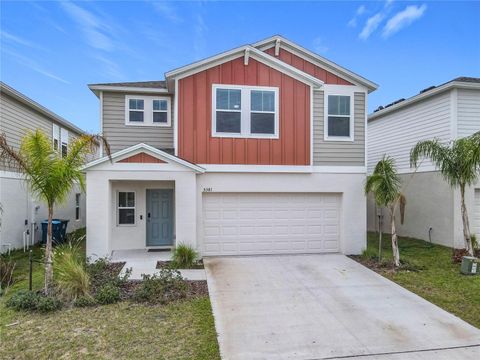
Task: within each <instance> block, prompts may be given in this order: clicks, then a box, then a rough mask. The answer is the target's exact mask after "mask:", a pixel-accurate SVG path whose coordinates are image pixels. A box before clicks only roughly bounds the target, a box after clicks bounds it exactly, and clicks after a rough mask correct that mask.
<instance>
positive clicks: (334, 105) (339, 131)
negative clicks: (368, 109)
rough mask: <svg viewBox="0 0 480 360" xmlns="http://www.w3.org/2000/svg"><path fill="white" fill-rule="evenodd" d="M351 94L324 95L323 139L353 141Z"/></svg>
mask: <svg viewBox="0 0 480 360" xmlns="http://www.w3.org/2000/svg"><path fill="white" fill-rule="evenodd" d="M352 99H353V94H352V95H343V94H339V95H336V94H335V95H334V94H327V96H326V109H325V111H326V114H325V140H334V141H353V116H352V107H353V104H352Z"/></svg>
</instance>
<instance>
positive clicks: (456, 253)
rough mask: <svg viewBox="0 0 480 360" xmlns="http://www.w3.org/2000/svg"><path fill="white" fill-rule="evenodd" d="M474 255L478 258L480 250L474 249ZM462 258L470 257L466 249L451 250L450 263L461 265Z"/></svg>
mask: <svg viewBox="0 0 480 360" xmlns="http://www.w3.org/2000/svg"><path fill="white" fill-rule="evenodd" d="M474 253H475V257H477V258H480V249H476V250H475V252H474ZM464 256H470V255H468V252H467V250H466V249H453V253H452V262H453V263H454V264H458V263H461V262H462V258H463V257H464Z"/></svg>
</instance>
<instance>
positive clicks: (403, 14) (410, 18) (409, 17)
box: [382, 4, 427, 38]
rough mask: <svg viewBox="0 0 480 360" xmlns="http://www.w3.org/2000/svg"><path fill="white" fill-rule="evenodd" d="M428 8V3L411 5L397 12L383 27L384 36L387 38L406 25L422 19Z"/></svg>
mask: <svg viewBox="0 0 480 360" xmlns="http://www.w3.org/2000/svg"><path fill="white" fill-rule="evenodd" d="M425 10H427V5H425V4H423V5H422V6H417V5H409V6H407V7H406V8H405V9H404V10H402V11H400V12H398V13H396V14H395V15H394V16H393V17H392V18H391V19H390V20H388V21H387V24H386V25H385V27H384V28H383V34H382V35H383V37H385V38H387V37H389V36H390V35H393V34H395V33H396V32H398V31H400V30H401V29H403V28H404V27H406V26H408V25H410V24H411V23H412V22H414V21H415V20H418V19H420V18H421V17H422V16H423V14H424V13H425Z"/></svg>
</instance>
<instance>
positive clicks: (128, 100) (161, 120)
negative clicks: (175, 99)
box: [125, 95, 171, 126]
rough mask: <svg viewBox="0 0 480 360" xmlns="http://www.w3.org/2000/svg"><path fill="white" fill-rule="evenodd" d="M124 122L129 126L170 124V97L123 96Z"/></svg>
mask: <svg viewBox="0 0 480 360" xmlns="http://www.w3.org/2000/svg"><path fill="white" fill-rule="evenodd" d="M125 124H126V125H130V126H171V110H170V97H157V96H143V95H142V96H137V95H131V96H130V95H127V96H126V97H125Z"/></svg>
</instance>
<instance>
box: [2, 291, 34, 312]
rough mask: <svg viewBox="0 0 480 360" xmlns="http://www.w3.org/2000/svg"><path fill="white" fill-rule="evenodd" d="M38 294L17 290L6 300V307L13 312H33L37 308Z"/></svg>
mask: <svg viewBox="0 0 480 360" xmlns="http://www.w3.org/2000/svg"><path fill="white" fill-rule="evenodd" d="M39 297H40V295H39V294H37V293H35V292H33V291H28V290H19V291H18V292H16V293H15V294H13V295H12V297H11V298H10V299H8V300H7V302H6V304H5V305H6V306H7V307H9V308H12V309H14V310H17V311H19V310H35V309H36V308H37V303H38V298H39Z"/></svg>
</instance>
